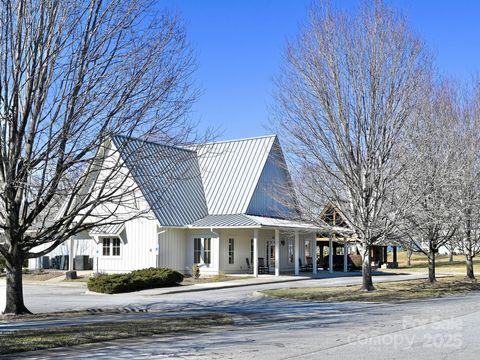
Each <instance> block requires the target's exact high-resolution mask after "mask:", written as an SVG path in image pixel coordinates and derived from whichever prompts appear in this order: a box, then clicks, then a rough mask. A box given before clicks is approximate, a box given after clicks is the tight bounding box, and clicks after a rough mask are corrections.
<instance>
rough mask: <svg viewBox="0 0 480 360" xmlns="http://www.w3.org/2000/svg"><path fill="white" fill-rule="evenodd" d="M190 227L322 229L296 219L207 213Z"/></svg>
mask: <svg viewBox="0 0 480 360" xmlns="http://www.w3.org/2000/svg"><path fill="white" fill-rule="evenodd" d="M189 227H190V228H203V229H205V228H278V229H292V230H311V231H318V230H323V228H322V227H319V226H316V225H313V224H310V223H306V222H302V221H296V220H284V219H276V218H270V217H264V216H253V215H245V214H229V215H208V216H206V217H204V218H203V219H200V220H197V221H195V222H194V223H193V224H192V225H190V226H189Z"/></svg>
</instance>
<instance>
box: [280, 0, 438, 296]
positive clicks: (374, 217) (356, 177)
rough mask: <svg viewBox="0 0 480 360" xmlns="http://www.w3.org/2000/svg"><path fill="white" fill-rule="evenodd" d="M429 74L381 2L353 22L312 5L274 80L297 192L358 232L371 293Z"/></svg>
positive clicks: (397, 18) (413, 41) (414, 44)
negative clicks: (406, 136) (400, 143)
mask: <svg viewBox="0 0 480 360" xmlns="http://www.w3.org/2000/svg"><path fill="white" fill-rule="evenodd" d="M429 71H430V60H429V57H428V56H427V54H426V52H425V50H424V46H423V44H422V42H421V41H420V40H419V39H418V38H417V37H416V36H415V35H414V34H413V33H412V32H411V31H410V30H409V28H408V26H407V23H406V21H405V19H404V18H403V17H402V16H401V15H399V14H397V13H395V12H394V11H393V10H391V9H390V8H388V7H387V6H385V5H384V4H383V3H382V2H381V1H375V2H374V3H373V4H369V3H367V4H365V5H364V6H363V7H362V8H361V10H360V11H359V13H358V14H355V15H352V14H349V13H342V12H341V11H339V10H336V9H332V8H331V7H329V6H314V7H313V8H312V9H311V11H310V14H309V21H308V23H307V24H306V26H305V27H304V29H303V31H302V33H301V35H300V36H299V37H298V38H297V39H296V41H294V42H291V43H290V44H289V45H288V48H287V51H286V56H285V64H284V66H283V68H282V71H281V75H280V76H279V77H278V79H277V82H276V83H277V104H278V106H277V109H276V110H277V111H276V116H275V119H276V120H275V121H276V124H277V126H278V128H279V131H280V132H281V133H282V135H283V141H284V143H286V144H287V146H286V148H287V149H288V150H289V151H290V156H289V160H290V162H291V164H293V166H292V168H293V169H294V171H295V170H296V171H297V172H301V174H299V175H297V176H296V178H298V179H302V181H301V182H299V184H300V187H302V188H303V190H302V189H300V190H299V192H300V193H304V194H306V196H305V198H306V199H307V200H308V199H309V198H310V199H311V200H312V201H315V199H324V200H327V201H328V202H329V203H332V204H334V205H335V206H336V208H337V209H338V210H339V211H340V212H341V213H342V215H343V217H344V218H345V219H346V220H347V221H348V223H349V224H348V225H349V226H350V227H351V228H352V229H353V230H354V231H355V233H356V235H357V236H358V239H359V241H360V242H361V244H362V245H361V254H362V257H363V266H362V274H363V289H364V290H372V289H374V287H373V283H372V277H371V260H370V250H371V247H372V245H374V244H375V243H376V242H377V241H379V240H382V239H385V238H386V237H388V236H389V234H390V233H391V232H392V231H393V229H394V227H395V223H396V220H397V218H398V214H396V210H395V209H396V208H402V207H401V206H395V204H396V202H397V201H399V200H402V199H400V198H396V197H395V191H394V188H395V186H396V184H395V181H396V177H397V175H398V173H399V171H401V168H400V166H399V165H398V163H397V161H395V160H396V159H395V158H396V151H395V149H396V145H397V139H398V137H399V134H400V133H401V131H402V129H403V127H404V126H405V124H406V123H408V122H409V121H410V119H411V118H412V115H413V113H414V112H415V111H416V109H417V107H418V102H419V99H420V98H421V97H420V96H419V93H420V92H421V89H422V86H423V83H424V82H425V77H426V76H425V74H428V72H429ZM312 193H318V194H319V195H318V196H316V197H311V196H308V194H312ZM314 206H316V205H315V204H313V205H312V207H314Z"/></svg>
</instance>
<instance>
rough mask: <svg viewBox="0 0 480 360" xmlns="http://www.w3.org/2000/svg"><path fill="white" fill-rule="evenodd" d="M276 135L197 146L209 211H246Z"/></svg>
mask: <svg viewBox="0 0 480 360" xmlns="http://www.w3.org/2000/svg"><path fill="white" fill-rule="evenodd" d="M275 139H276V136H275V135H270V136H263V137H257V138H249V139H241V140H233V141H221V142H215V143H208V144H204V145H199V146H197V147H196V150H197V153H198V162H199V165H200V172H201V175H202V181H203V187H204V191H205V198H206V202H207V207H208V213H209V214H211V215H219V214H243V213H246V212H247V209H248V206H249V204H250V201H251V199H252V196H253V193H254V191H255V189H256V186H257V183H258V180H259V178H260V176H261V174H262V171H263V168H264V166H265V163H266V161H267V158H268V155H269V153H270V150H271V148H272V146H273V143H274V141H275Z"/></svg>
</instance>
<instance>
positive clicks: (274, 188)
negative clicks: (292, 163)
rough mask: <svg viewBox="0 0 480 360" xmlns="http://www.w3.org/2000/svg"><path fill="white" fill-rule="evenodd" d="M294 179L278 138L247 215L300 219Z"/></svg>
mask: <svg viewBox="0 0 480 360" xmlns="http://www.w3.org/2000/svg"><path fill="white" fill-rule="evenodd" d="M297 209H298V206H297V198H296V195H295V191H294V189H293V183H292V179H291V177H290V173H289V172H288V169H287V164H286V162H285V157H284V155H283V151H282V148H281V146H280V142H279V141H278V138H275V140H274V142H273V145H272V147H271V149H270V151H269V154H268V158H267V160H266V162H265V164H264V166H263V170H262V174H261V175H260V178H259V179H258V181H257V184H256V187H255V191H254V193H253V195H252V198H251V200H250V202H249V205H248V208H247V211H246V213H247V214H249V215H258V216H268V217H275V218H289V219H293V218H297V217H299V213H298V210H297Z"/></svg>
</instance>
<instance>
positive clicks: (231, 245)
mask: <svg viewBox="0 0 480 360" xmlns="http://www.w3.org/2000/svg"><path fill="white" fill-rule="evenodd" d="M228 263H229V264H235V239H234V238H230V239H228Z"/></svg>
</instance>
